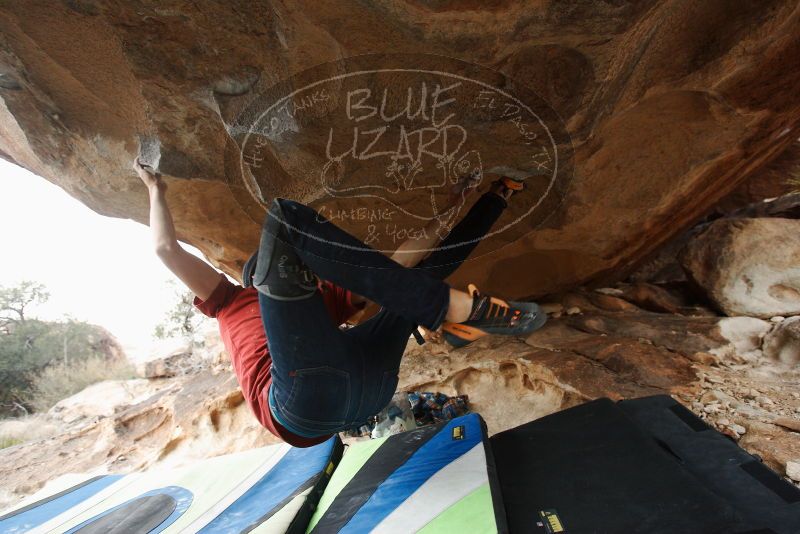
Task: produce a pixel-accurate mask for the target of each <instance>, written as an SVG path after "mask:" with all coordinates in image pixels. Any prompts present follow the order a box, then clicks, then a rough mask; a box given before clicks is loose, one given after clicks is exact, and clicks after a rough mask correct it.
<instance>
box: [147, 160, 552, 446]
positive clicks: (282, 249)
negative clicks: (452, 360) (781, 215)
mask: <svg viewBox="0 0 800 534" xmlns="http://www.w3.org/2000/svg"><path fill="white" fill-rule="evenodd" d="M134 169H135V170H136V172H137V174H138V175H139V177H140V178H141V180H142V181H143V182H144V184H145V185H146V186H147V188H148V192H149V196H150V227H151V229H152V232H153V236H154V240H155V243H154V245H155V249H156V253H157V254H158V256H159V258H160V259H161V260H162V261H163V262H164V264H165V265H166V266H167V267H168V268H169V269H170V270H171V271H172V272H173V273H174V274H175V275H176V276H177V277H178V278H179V279H180V280H181V281H183V282H184V283H185V284H186V286H187V287H188V288H189V289H190V290H191V291H192V292H193V293H194V295H195V305H196V306H197V308H198V309H199V310H200V311H201V312H202V313H204V314H206V315H208V316H209V317H214V318H216V319H217V320H218V322H219V328H220V332H221V335H222V339H223V342H224V344H225V347H226V349H227V350H228V352H229V354H230V356H231V361H232V364H233V368H234V372H235V374H236V376H237V379H238V381H239V385H240V386H241V388H242V391H243V393H244V396H245V399H246V400H247V403H248V404H249V406H250V408H251V409H252V410H253V412H254V414H255V415H256V417H257V418H258V420H259V422H260V423H261V424H262V425H263V426H264V427H266V428H267V429H268V430H269V431H270V432H271V433H273V434H274V435H276V436H278V437H280V438H281V439H283V440H284V441H286V442H287V443H289V444H291V445H294V446H298V447H308V446H312V445H315V444H317V443H320V442H322V441H324V440H326V439H328V437H330V435H331V434H333V433H335V432H339V431H342V430H346V429H349V428H354V427H358V426H360V425H362V424H363V423H364V422H365V421H366V420H367V419H368V418H369V417H370V416H372V415H374V414H376V413H378V412H380V410H381V409H382V408H383V407H384V406H385V405H386V404H388V403H389V401H390V399H391V397H392V395H393V394H394V392H395V388H396V386H397V381H398V371H399V367H400V360H401V358H402V355H403V352H404V350H405V347H406V344H407V342H408V339H409V336H410V335H412V334H415V333H416V329H417V325H421V326H423V327H425V328H427V329H430V330H436V329H437V328H439V327H440V326H441V327H442V329H443V330H444V331H445V336H446V339H448V341H450V342H451V343H453V344H455V345H458V346H463V345H466V344H467V343H469V342H471V341H473V340H475V339H477V338H479V337H481V336H483V335H487V334H507V335H525V334H527V333H529V332H531V331H533V330H535V329H537V328H539V327H540V326H541V325H542V324H543V323H544V321H545V316H544V314H543V313H542V312H541V311H540V310H539V308H538V307H537V306H536V305H535V304H533V303H517V302H506V301H503V300H500V299H497V298H494V297H490V296H487V295H482V294H480V293H479V292H478V291H477V289H476V288H474V287H473V286H470V293H465V292H462V291H457V290H455V289H452V288H450V287H449V286H448V285H447V284H445V283H444V282H443V280H444V279H445V278H446V277H447V276H449V275H450V274H451V273H452V272H453V271H455V269H456V268H457V267H458V266H459V265H460V264H461V263H462V262H463V261H464V260H465V259H466V257H467V256H468V255H469V254H470V252H471V251H472V250H473V249H474V248H475V246H476V245H477V243H478V242H479V241H480V240H481V238H482V237H483V236H485V235H486V233H487V232H488V231H489V229H490V228H491V227H492V225H493V224H494V222H495V221H496V220H497V219H498V217H499V216H500V214H501V213H502V212H503V210H504V209H505V208H506V206H507V205H508V199H509V198H510V197H511V195H512V194H513V193H514V191H517V190H519V189H521V184H519V182H515V181H513V180H510V179H506V178H504V179H501V180H498V181H497V182H495V183H494V184H493V185H492V188H491V190H490V191H488V192H486V193H484V194H483V195H482V196H481V197H480V198H479V199H478V201H477V202H475V204H474V205H473V207H472V208H471V209H470V211H469V212H468V213H467V214H466V216H465V217H464V219H462V220H461V221H460V222H459V223H458V224H457V225H456V226H455V227H454V228H453V229H452V231H451V232H450V234H449V235H448V236H447V238H446V239H445V240H444V241H443V242H442V243H441V245H440V246H439V247H437V248H436V250H435V251H434V252H432V253H431V254H430V255H428V256H427V257H425V258H424V256H425V252H423V251H424V250H426V249H431V248H433V247H434V246H436V243H437V241H438V238H437V237H436V234H435V233H434V232H430V233H429V234H428V235H430V236H432V237H430V238H427V240H426V239H423V240H422V241H420V240H412V242H406V243H404V244H402V245H401V246H400V247H399V248H398V250H397V251H396V252H395V253H394V254H393V255H392V257H391V258H388V257H386V256H384V255H383V254H381V253H379V252H377V251H374V250H372V249H369V247H366V246H365V245H364V244H363V243H361V242H360V241H358V240H357V239H356V238H354V237H353V236H351V235H350V234H348V233H346V232H344V231H343V230H341V229H339V228H337V227H336V226H334V225H333V224H331V223H330V222H328V221H327V220H325V219H324V218H322V217H321V216H320V215H319V214H317V213H316V212H315V211H313V210H311V209H310V208H308V207H306V206H304V205H302V204H299V203H297V202H292V201H289V200H283V199H276V200H275V201H274V202H273V204H272V206H271V208H270V211H269V212H268V213H267V217H266V221H265V223H264V227H263V229H262V236H261V243H260V246H259V249H258V250H257V251H256V253H255V254H254V255H253V257H252V258H251V259H250V260H249V261H248V262H247V264H246V265H245V269H244V274H243V283H244V287H242V286H239V285H235V284H233V283H231V282H230V281H228V279H227V278H226V277H225V275H223V274H221V273H219V272H217V271H216V270H215V269H214V268H213V267H212V266H211V265H209V264H208V263H206V262H204V261H203V260H201V259H199V258H197V257H195V256H193V255H192V254H190V253H189V252H187V251H186V250H184V249H183V248H182V247H181V246H180V244H179V243H178V241H177V238H176V235H175V228H174V226H173V222H172V217H171V215H170V211H169V208H168V206H167V202H166V194H165V192H166V184H165V182H164V181H163V180H162V179H161V177H160V175H159V174H158V173H155V172H153V171H152V169H150V168H149V167H148V166H146V165H143V164H141V163H140V162H139V160H138V158H137V159H136V160H135V161H134ZM465 184H466V185H464V187H471V185H470V184H469V181H465ZM434 222H436V221H434ZM367 298H369V299H371V300H373V301H374V302H376V303H377V304H379V305H381V306H382V308H381V309H380V311H379V312H378V313H377V314H376V315H375V316H374V317H372V318H371V319H369V320H367V321H365V322H363V323H361V324H359V325H357V326H355V327H352V328H349V329H346V330H340V329H339V328H338V326H337V325H340V324H342V323H344V322H345V321H346V320H347V319H348V318H349V317H350V316H352V315H353V314H355V313H356V312H357V311H358V310H359V309H360V308H362V307H363V305H364V304H365V303H366V302H367V300H366V299H367ZM267 339H269V341H267Z"/></svg>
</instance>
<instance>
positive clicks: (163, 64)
mask: <svg viewBox="0 0 800 534" xmlns="http://www.w3.org/2000/svg"><path fill="white" fill-rule="evenodd" d="M798 22H800V6H798V5H797V3H796V2H794V1H792V0H769V1H767V2H749V3H747V2H737V3H730V2H721V1H711V2H682V1H676V0H646V1H643V2H635V3H616V2H605V1H601V0H590V1H588V2H582V3H580V4H579V5H578V4H574V3H571V2H561V1H547V2H533V1H521V0H516V1H515V0H509V1H505V0H503V1H495V2H482V3H481V2H479V3H472V4H470V5H469V6H468V8H467V7H464V6H463V5H461V4H457V3H453V2H428V1H420V2H417V1H413V2H412V1H406V0H383V1H380V2H373V3H365V2H355V1H349V0H348V1H344V2H329V3H320V2H310V1H305V0H290V1H289V2H284V3H274V2H265V1H257V2H252V1H247V2H245V1H244V0H235V1H231V2H223V3H211V2H197V3H188V4H187V3H186V2H183V1H182V0H166V1H163V2H158V3H154V4H147V5H145V4H139V3H124V2H123V3H113V4H108V3H104V2H99V1H96V0H69V1H66V0H65V1H63V2H7V3H4V4H3V5H2V7H0V30H2V35H0V124H2V129H0V132H1V133H0V156H2V157H4V158H5V159H8V160H10V161H13V162H16V163H18V164H19V165H22V166H24V167H26V168H28V169H30V170H32V171H34V172H35V173H37V174H39V175H41V176H43V177H45V178H47V179H48V180H50V181H52V182H54V183H56V184H58V185H59V186H61V187H62V188H64V189H65V190H66V191H67V192H69V193H70V194H71V195H73V196H75V197H76V198H78V199H80V200H81V201H83V202H84V203H86V204H87V205H88V206H90V207H91V208H92V209H94V210H96V211H98V212H100V213H102V214H106V215H110V216H116V217H128V218H132V219H135V220H138V221H142V222H144V221H145V219H146V204H147V202H146V196H145V192H144V190H143V188H142V187H141V185H140V183H139V182H138V181H137V179H136V178H135V176H134V174H133V173H132V171H131V170H130V162H131V160H132V159H133V157H134V156H135V155H136V153H137V151H138V145H139V144H140V143H141V144H142V145H143V147H144V148H145V149H146V150H145V151H146V152H147V153H148V154H149V155H150V156H152V157H153V158H156V159H157V161H158V165H159V168H160V170H161V171H162V173H163V174H164V175H165V176H166V179H167V181H168V182H169V193H168V197H169V200H170V202H171V204H172V206H173V209H174V215H175V220H176V224H177V228H178V231H179V234H180V237H181V238H182V239H184V240H186V241H188V242H190V243H191V244H193V245H195V246H197V247H198V248H200V249H201V250H202V251H203V252H204V253H206V254H207V255H208V257H209V258H210V259H211V260H212V261H213V262H214V263H216V264H217V265H218V266H220V267H222V268H224V269H225V270H226V271H227V272H229V273H232V274H234V275H236V274H238V272H239V269H240V266H241V264H242V262H243V261H244V260H245V259H246V258H247V256H248V255H249V253H250V252H251V251H252V249H253V248H254V247H255V246H256V244H257V240H258V227H259V225H258V219H259V218H260V217H261V216H262V215H263V213H264V205H263V204H264V203H265V202H267V201H269V200H270V199H271V197H272V196H276V195H280V196H284V197H289V198H294V199H296V200H301V201H312V200H314V199H315V198H317V195H318V193H319V184H318V183H315V182H314V181H313V180H312V179H311V178H309V177H308V176H306V175H304V174H302V173H301V172H298V170H297V168H298V167H293V166H292V165H289V164H284V162H280V161H278V163H279V164H278V165H275V166H274V169H273V171H274V172H272V173H271V174H270V176H269V180H268V181H269V188H268V189H267V188H262V191H261V193H263V195H261V196H259V195H257V194H254V191H253V190H251V189H247V188H246V187H239V186H238V185H236V184H237V183H238V182H232V181H231V175H230V173H231V171H230V169H228V168H226V150H227V151H231V150H233V151H236V149H237V145H236V143H234V140H235V139H236V135H235V133H234V132H233V131H232V130H233V127H234V126H235V123H234V122H232V117H235V116H236V114H237V110H242V109H245V108H246V107H247V106H248V104H250V103H251V102H252V101H253V99H254V98H255V96H257V95H261V94H264V92H265V91H266V89H267V88H269V87H271V86H272V85H273V84H275V83H276V82H279V81H281V80H285V79H287V78H289V77H290V76H292V75H294V74H296V73H299V72H301V71H303V70H304V69H307V68H309V67H311V66H313V65H318V64H320V63H325V62H327V61H332V60H337V59H340V58H352V57H355V56H358V55H361V54H368V53H381V52H401V53H406V54H415V53H426V54H435V55H439V56H446V57H448V58H456V59H460V60H465V61H468V62H471V63H474V64H477V65H480V66H482V67H487V68H490V69H494V70H496V71H498V72H500V73H502V74H503V75H504V76H508V77H509V79H511V80H514V81H515V83H517V84H519V85H520V86H526V87H528V88H529V89H530V90H531V91H533V92H535V93H536V94H537V95H538V96H539V97H541V99H542V101H543V102H545V103H547V104H548V105H549V106H550V107H551V108H552V110H554V112H555V113H557V114H558V116H560V117H561V120H562V122H563V125H565V128H566V132H567V133H568V134H569V136H571V139H572V146H573V147H574V156H573V158H572V160H573V161H572V168H571V172H570V174H571V181H570V183H569V188H568V189H566V190H565V191H564V193H565V195H566V197H565V198H564V201H563V203H561V204H560V206H559V207H558V209H557V211H556V212H555V213H553V214H552V216H550V217H549V218H547V219H546V220H543V221H541V224H538V225H537V226H536V227H535V228H533V227H532V228H529V229H527V230H526V231H525V232H523V233H521V234H520V235H514V236H513V237H514V239H513V242H511V243H508V244H507V245H506V246H504V247H503V248H501V249H499V250H498V248H499V247H498V244H497V243H487V244H485V245H482V246H484V248H485V249H487V250H488V249H491V250H493V251H496V253H494V254H492V255H484V256H483V257H481V258H480V259H478V260H476V261H473V262H469V263H468V264H467V265H465V266H464V268H463V269H462V270H461V271H460V272H459V273H458V274H457V275H456V280H455V281H456V282H459V283H461V282H464V281H467V280H469V281H473V282H476V283H478V284H479V285H481V286H482V287H483V288H485V289H486V290H487V291H492V292H496V293H500V294H503V295H505V296H508V297H514V296H522V295H532V294H542V293H548V292H553V291H555V290H559V289H561V288H564V287H568V286H572V285H574V284H576V283H580V282H585V281H587V280H592V279H597V278H615V277H620V276H621V275H622V274H624V272H625V271H626V270H628V269H629V268H630V267H632V266H633V265H634V264H635V263H636V262H637V261H638V260H640V259H641V258H643V257H645V256H646V255H648V254H649V253H651V252H652V251H654V250H655V249H656V248H657V247H658V245H659V244H661V243H663V242H664V241H665V240H667V239H668V238H669V237H671V236H672V235H674V234H676V233H677V232H679V231H680V230H681V229H683V228H685V227H687V226H688V225H690V224H691V223H692V222H693V221H694V220H695V219H697V218H698V217H699V216H701V215H702V214H703V213H704V212H705V211H707V210H708V209H709V208H710V207H711V206H713V205H714V203H715V202H716V201H717V200H718V199H720V198H721V197H723V196H725V195H726V194H728V193H730V192H731V191H733V190H734V189H735V188H736V186H737V185H738V184H739V183H740V182H741V181H742V180H744V178H745V177H746V176H747V175H748V173H750V172H751V171H753V170H755V169H757V168H758V167H760V166H762V165H763V164H765V163H767V162H769V161H770V160H771V159H773V158H774V157H775V156H777V155H778V154H779V153H780V152H781V151H782V150H783V149H784V148H785V147H786V146H788V144H789V143H790V142H791V141H792V139H793V138H794V137H796V136H795V135H794V134H792V132H794V131H796V129H797V125H798V120H800V96H798V92H797V91H796V88H797V87H798V86H800V71H798V69H796V68H794V64H795V62H796V58H797V57H798V56H800V24H798ZM498 77H502V76H500V75H499V74H498ZM334 96H341V95H334ZM140 136H143V137H140ZM488 139H489V140H491V138H488ZM237 141H238V140H237ZM292 148H294V149H298V147H297V145H296V144H295V145H293V146H292ZM302 148H303V147H300V150H301V151H302ZM269 149H270V150H271V151H272V153H273V154H281V153H282V150H281V149H282V147H281V146H279V145H277V144H273V145H270V147H269ZM498 151H500V152H498ZM317 152H318V150H317V149H316V148H315V149H313V150H310V149H309V150H308V151H306V152H304V153H303V155H304V156H308V157H315V156H319V154H318V153H317ZM502 155H503V153H502V146H499V147H495V149H494V152H492V154H491V156H492V157H494V158H497V157H498V156H499V157H502ZM298 162H299V163H302V160H301V159H297V160H295V161H294V162H293V163H294V164H297V163H298ZM299 168H302V166H300V167H299ZM232 184H233V185H232ZM262 185H263V184H262ZM256 197H259V198H256ZM552 207H553V208H555V205H554V206H552ZM510 216H511V215H509V217H510Z"/></svg>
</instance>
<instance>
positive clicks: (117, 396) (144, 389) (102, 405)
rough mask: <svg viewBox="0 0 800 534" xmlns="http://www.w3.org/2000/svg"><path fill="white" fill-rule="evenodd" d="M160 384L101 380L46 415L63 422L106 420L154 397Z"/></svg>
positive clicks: (140, 381) (135, 380)
mask: <svg viewBox="0 0 800 534" xmlns="http://www.w3.org/2000/svg"><path fill="white" fill-rule="evenodd" d="M160 387H164V386H163V385H161V386H159V385H155V384H153V383H152V382H151V381H149V380H144V379H134V380H104V381H102V382H98V383H96V384H92V385H91V386H89V387H87V388H85V389H84V390H82V391H80V392H78V393H76V394H75V395H72V396H71V397H67V398H66V399H62V400H60V401H58V402H57V403H56V404H55V406H53V407H52V408H50V410H49V411H48V412H47V413H48V415H50V416H51V417H53V418H54V419H57V420H60V421H63V422H64V423H74V422H75V421H78V420H80V419H84V418H92V417H108V416H111V415H114V413H115V412H116V411H118V410H120V409H123V408H125V407H127V406H129V405H131V404H136V403H137V402H140V401H142V400H144V399H146V398H148V397H151V396H152V395H154V394H155V393H156V392H157V391H158V390H159V389H160Z"/></svg>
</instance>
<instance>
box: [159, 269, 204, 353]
mask: <svg viewBox="0 0 800 534" xmlns="http://www.w3.org/2000/svg"><path fill="white" fill-rule="evenodd" d="M167 284H168V285H169V287H171V288H172V289H173V290H174V292H175V305H174V306H173V307H172V309H171V310H169V311H168V312H167V313H166V315H165V316H164V320H163V322H162V323H161V324H159V325H157V326H156V329H155V332H153V335H154V336H155V337H157V338H158V339H168V338H181V339H185V340H186V341H189V342H191V343H192V344H193V345H195V346H201V345H202V344H203V342H202V340H201V339H199V331H200V327H201V326H202V325H203V323H204V322H205V321H206V317H205V316H204V315H203V314H202V313H200V312H199V311H198V310H197V308H195V306H194V294H192V292H191V291H189V290H188V289H183V288H179V287H177V285H176V284H175V282H173V281H169V282H168V283H167Z"/></svg>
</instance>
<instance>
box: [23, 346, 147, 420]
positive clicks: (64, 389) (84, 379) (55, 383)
mask: <svg viewBox="0 0 800 534" xmlns="http://www.w3.org/2000/svg"><path fill="white" fill-rule="evenodd" d="M135 376H136V373H135V371H134V368H133V366H132V365H131V364H130V363H128V362H127V361H110V362H109V361H108V360H106V359H103V358H99V357H95V356H91V357H89V358H87V359H85V360H79V361H76V362H73V363H71V364H69V365H67V366H65V365H62V364H55V365H51V366H49V367H46V368H45V369H44V370H43V371H42V372H41V373H39V374H38V375H37V376H36V377H35V378H34V379H33V381H32V382H33V383H32V387H31V391H30V392H29V393H28V396H29V398H28V399H27V403H28V404H30V405H31V406H33V408H34V410H36V411H37V412H43V411H46V410H49V409H50V408H51V407H53V405H54V404H56V403H57V402H58V401H60V400H61V399H66V398H67V397H70V396H72V395H74V394H75V393H78V392H79V391H82V390H83V389H85V388H86V387H87V386H91V385H92V384H95V383H97V382H102V381H103V380H127V379H129V378H134V377H135Z"/></svg>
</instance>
